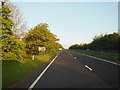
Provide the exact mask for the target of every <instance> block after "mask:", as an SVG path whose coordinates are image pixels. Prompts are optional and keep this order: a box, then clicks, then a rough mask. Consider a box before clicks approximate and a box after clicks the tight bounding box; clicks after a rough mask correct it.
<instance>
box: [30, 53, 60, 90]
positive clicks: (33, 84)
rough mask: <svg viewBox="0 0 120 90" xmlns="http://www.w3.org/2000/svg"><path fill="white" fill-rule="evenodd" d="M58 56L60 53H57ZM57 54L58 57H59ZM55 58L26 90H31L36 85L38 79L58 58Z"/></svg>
mask: <svg viewBox="0 0 120 90" xmlns="http://www.w3.org/2000/svg"><path fill="white" fill-rule="evenodd" d="M59 54H60V53H59ZM59 54H58V55H59ZM58 55H57V56H55V58H54V59H53V60H52V61H51V62H50V63H49V65H48V66H47V67H46V68H45V69H44V70H43V72H42V73H41V74H40V75H39V76H38V77H37V79H36V80H35V81H34V82H33V83H32V84H31V86H30V87H29V88H28V90H31V89H32V88H33V87H34V86H35V85H36V83H37V82H38V81H39V80H40V78H41V77H42V76H43V74H44V73H45V72H46V71H47V69H48V68H49V67H50V65H51V64H52V63H53V62H54V60H55V59H56V58H57V57H58Z"/></svg>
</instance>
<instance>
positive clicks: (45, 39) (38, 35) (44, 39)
mask: <svg viewBox="0 0 120 90" xmlns="http://www.w3.org/2000/svg"><path fill="white" fill-rule="evenodd" d="M23 40H25V42H26V48H27V50H26V52H27V53H28V54H38V53H39V52H38V47H39V46H44V47H46V49H47V50H53V51H55V50H56V48H58V46H57V45H58V44H57V43H56V41H58V40H59V39H57V38H56V35H54V34H53V33H51V32H50V30H49V29H48V24H46V23H40V24H39V25H37V26H35V27H34V28H33V29H31V30H30V31H29V32H28V34H27V35H26V36H25V37H24V38H23Z"/></svg>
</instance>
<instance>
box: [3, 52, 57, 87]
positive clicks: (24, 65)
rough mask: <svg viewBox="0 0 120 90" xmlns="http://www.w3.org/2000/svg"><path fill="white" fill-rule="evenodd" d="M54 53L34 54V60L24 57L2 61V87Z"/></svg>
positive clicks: (27, 72)
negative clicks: (17, 59)
mask: <svg viewBox="0 0 120 90" xmlns="http://www.w3.org/2000/svg"><path fill="white" fill-rule="evenodd" d="M54 55H55V53H50V54H42V55H37V56H35V60H32V59H31V57H30V58H24V59H23V60H22V62H21V63H20V62H3V63H2V87H3V88H6V87H8V86H9V85H10V84H11V83H14V82H15V81H17V80H20V79H22V78H23V77H24V76H26V75H28V74H30V73H31V72H32V71H33V70H34V69H35V68H37V67H39V66H40V65H42V64H43V63H45V62H47V61H48V60H49V59H50V58H52V57H53V56H54Z"/></svg>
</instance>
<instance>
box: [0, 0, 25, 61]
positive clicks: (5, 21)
mask: <svg viewBox="0 0 120 90" xmlns="http://www.w3.org/2000/svg"><path fill="white" fill-rule="evenodd" d="M1 3H2V7H1V8H0V14H1V16H0V18H1V20H2V21H1V24H2V25H1V29H2V30H1V35H0V39H1V41H2V45H1V47H0V48H2V53H1V56H2V60H17V61H19V60H21V59H22V49H23V47H24V44H23V43H22V42H21V41H17V40H15V39H13V35H14V34H13V31H12V28H13V26H14V22H13V21H12V20H11V19H10V18H11V17H12V16H11V14H10V13H11V11H12V10H11V9H10V8H9V7H8V6H7V5H6V3H7V1H6V2H1Z"/></svg>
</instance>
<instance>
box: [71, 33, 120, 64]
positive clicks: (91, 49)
mask: <svg viewBox="0 0 120 90" xmlns="http://www.w3.org/2000/svg"><path fill="white" fill-rule="evenodd" d="M119 48H120V35H119V34H118V33H116V32H114V33H113V34H105V35H103V34H101V35H98V36H95V37H94V38H93V41H92V42H91V43H88V44H87V43H84V44H74V45H71V46H70V47H69V49H70V50H73V51H76V52H79V53H84V54H88V55H91V56H95V57H99V58H103V59H106V60H110V61H113V62H118V59H119ZM100 52H102V53H100ZM109 53H111V54H109ZM115 54H116V55H115Z"/></svg>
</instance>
